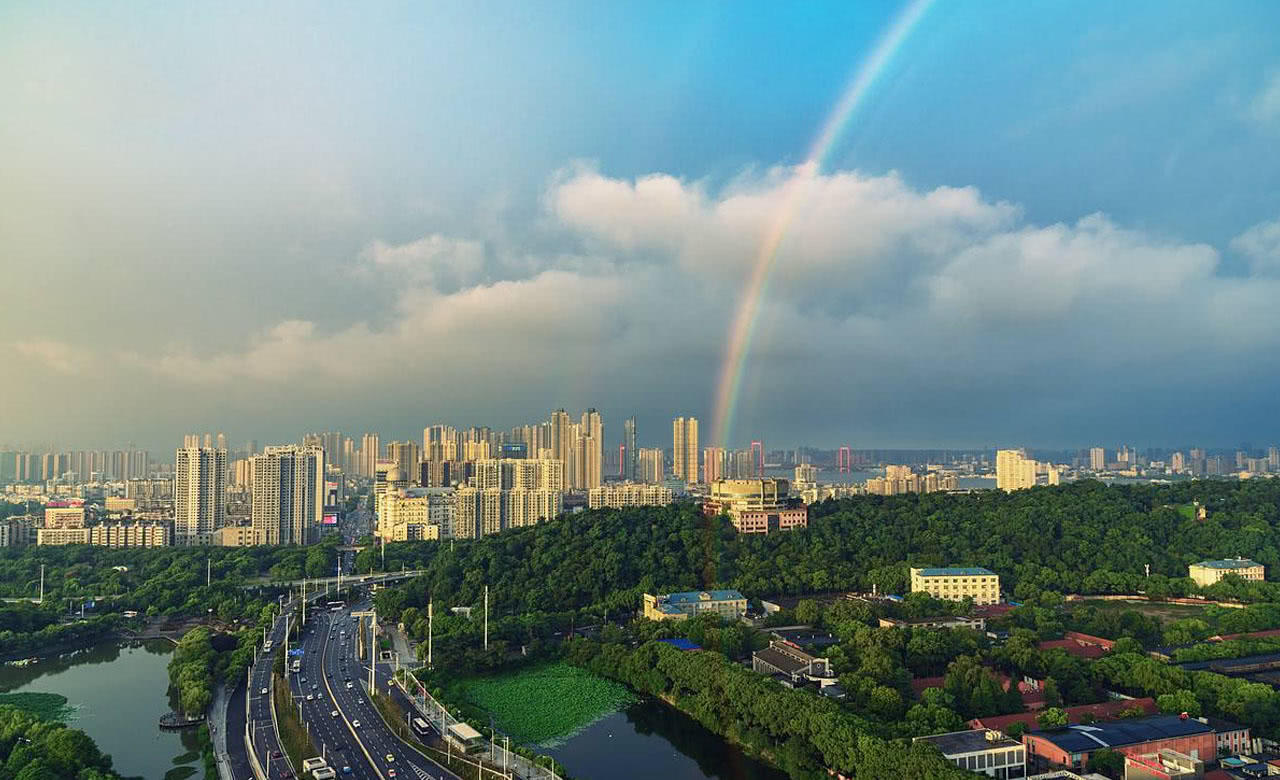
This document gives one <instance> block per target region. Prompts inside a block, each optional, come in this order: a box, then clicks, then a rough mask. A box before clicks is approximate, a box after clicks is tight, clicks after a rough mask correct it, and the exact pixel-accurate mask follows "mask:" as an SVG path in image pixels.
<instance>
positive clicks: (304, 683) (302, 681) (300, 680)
mask: <svg viewBox="0 0 1280 780" xmlns="http://www.w3.org/2000/svg"><path fill="white" fill-rule="evenodd" d="M298 682H300V683H302V684H303V685H306V683H307V678H305V677H299V678H298Z"/></svg>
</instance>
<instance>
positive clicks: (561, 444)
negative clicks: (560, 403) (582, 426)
mask: <svg viewBox="0 0 1280 780" xmlns="http://www.w3.org/2000/svg"><path fill="white" fill-rule="evenodd" d="M573 440H574V436H573V423H572V422H571V421H570V420H569V413H568V412H566V411H565V410H563V409H557V410H555V411H554V412H552V413H551V457H553V458H555V459H556V460H558V461H561V462H563V463H564V465H565V469H566V470H568V468H569V458H570V452H571V450H572V448H573Z"/></svg>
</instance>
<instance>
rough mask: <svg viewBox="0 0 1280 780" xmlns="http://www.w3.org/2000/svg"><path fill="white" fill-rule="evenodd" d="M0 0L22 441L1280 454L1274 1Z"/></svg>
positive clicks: (16, 412)
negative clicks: (547, 429)
mask: <svg viewBox="0 0 1280 780" xmlns="http://www.w3.org/2000/svg"><path fill="white" fill-rule="evenodd" d="M500 8H502V6H501V5H500V4H499V5H496V6H493V7H492V9H491V10H495V11H496V9H500ZM3 13H4V17H3V19H4V24H0V52H3V54H2V55H0V57H3V62H4V63H5V64H6V65H7V66H8V67H5V68H0V74H4V75H0V94H3V95H4V96H5V98H6V100H7V105H6V108H7V112H6V113H7V114H8V115H10V116H22V117H24V121H23V122H22V123H5V124H3V125H0V140H3V141H4V143H5V145H6V148H7V149H8V150H9V152H10V154H11V155H13V158H14V159H16V160H21V161H22V163H23V164H22V165H18V166H13V167H12V169H11V170H10V171H9V173H10V175H8V176H6V177H4V180H3V181H2V182H0V206H3V208H0V213H3V214H4V216H3V217H0V220H2V221H0V238H2V243H3V249H4V252H5V256H6V260H7V267H6V271H8V274H7V276H6V279H7V284H6V286H5V293H4V294H3V296H2V297H0V303H2V304H3V305H2V306H0V334H3V335H0V365H3V366H4V367H5V368H4V375H5V380H6V382H5V388H6V392H5V393H4V394H3V395H2V397H0V420H3V424H2V425H0V440H6V441H15V442H17V441H36V440H43V441H47V440H51V439H52V440H58V441H67V440H71V439H75V440H77V441H81V440H83V441H86V442H103V443H105V442H108V441H111V442H126V441H130V440H132V441H138V442H142V443H144V444H145V446H146V447H148V448H149V449H154V450H158V451H163V449H165V448H162V447H160V446H159V445H161V444H162V443H165V442H167V441H168V440H169V439H170V438H171V437H172V435H173V432H179V431H182V430H188V429H203V428H215V427H221V428H225V429H229V430H232V431H233V432H234V431H243V432H244V434H243V435H246V436H252V437H253V438H256V439H259V440H261V441H288V440H292V439H293V433H294V432H295V431H300V430H307V429H313V428H316V427H318V426H317V421H324V423H325V425H326V426H327V427H338V428H342V429H344V430H357V429H364V430H377V431H386V432H388V433H391V432H393V431H398V430H404V431H410V430H412V428H413V421H414V420H415V419H417V418H420V417H423V416H427V415H426V414H425V413H424V412H423V409H424V408H427V409H428V410H429V416H430V417H433V418H449V419H459V420H467V419H471V420H478V419H482V418H488V422H489V424H492V425H495V426H498V427H507V426H509V425H513V424H517V423H518V422H519V421H520V420H522V419H526V418H528V417H530V416H532V414H533V413H535V412H537V411H540V410H542V409H546V408H555V407H556V406H560V405H563V406H565V407H566V408H575V409H584V408H588V407H590V406H591V405H592V404H596V405H597V408H599V409H600V411H601V413H602V414H603V415H604V416H605V417H607V418H608V419H612V420H618V421H621V420H622V419H624V418H625V417H628V416H630V415H632V414H634V415H635V416H636V417H637V420H638V422H639V425H640V428H641V430H649V431H654V430H656V429H657V428H659V427H661V426H662V424H663V421H664V418H666V417H667V415H668V414H669V411H668V410H672V411H674V410H679V411H680V412H681V413H684V414H690V415H693V416H696V417H698V419H699V420H701V421H702V424H703V425H702V431H701V438H700V444H701V445H704V446H728V447H737V446H741V444H742V443H744V442H747V441H750V440H752V439H760V440H763V441H796V442H810V443H812V444H814V445H816V446H839V445H843V444H853V445H855V446H876V447H890V446H893V447H922V446H952V447H959V446H973V445H975V444H979V443H989V444H991V445H992V446H1015V445H1018V444H1022V443H1025V444H1032V445H1039V446H1065V445H1069V444H1074V443H1076V442H1077V440H1078V439H1085V440H1086V441H1098V440H1115V441H1129V442H1137V443H1138V444H1139V446H1144V445H1145V444H1146V443H1151V444H1164V443H1169V444H1172V443H1175V442H1192V441H1201V442H1206V443H1213V442H1220V443H1223V444H1228V443H1231V442H1239V441H1268V440H1274V439H1277V438H1280V423H1277V422H1275V421H1274V415H1272V414H1270V409H1271V399H1272V398H1274V397H1275V395H1276V393H1277V391H1278V390H1280V366H1278V365H1277V364H1276V362H1275V360H1274V358H1272V357H1270V355H1272V354H1274V353H1275V349H1274V347H1275V346H1277V343H1276V338H1277V337H1276V336H1274V335H1273V334H1272V332H1271V329H1269V328H1267V327H1265V324H1264V323H1265V322H1266V321H1268V318H1269V316H1270V309H1271V302H1272V301H1274V300H1276V299H1277V298H1280V279H1278V278H1277V269H1280V240H1278V238H1277V237H1278V236H1280V213H1278V212H1277V211H1276V205H1275V203H1274V200H1273V199H1272V198H1271V197H1270V193H1272V192H1274V191H1275V182H1276V176H1277V174H1278V172H1280V161H1277V160H1276V158H1275V155H1273V154H1271V150H1273V148H1274V145H1275V142H1276V138H1277V137H1278V136H1277V134H1278V133H1280V53H1277V52H1276V50H1275V48H1274V46H1273V45H1271V44H1272V41H1271V36H1269V35H1268V34H1267V32H1266V31H1267V30H1273V29H1275V28H1276V27H1277V26H1280V18H1278V17H1280V8H1277V7H1275V6H1274V5H1269V4H1255V5H1246V4H1240V5H1239V6H1237V7H1236V9H1235V12H1233V13H1231V14H1220V13H1216V12H1215V11H1214V9H1210V8H1194V7H1179V8H1169V7H1168V6H1167V5H1166V4H1160V3H1132V4H1126V5H1125V6H1124V7H1123V8H1116V7H1114V6H1113V5H1109V4H1102V3H1084V4H1078V3H1070V4H1068V3H1061V4H1036V6H1035V7H1034V8H1029V7H1026V6H1025V5H1022V4H1017V3H1005V4H997V5H994V6H988V7H986V8H983V9H973V8H966V7H963V6H961V7H956V6H949V5H946V4H941V3H930V2H921V1H919V0H917V1H916V2H910V3H897V2H883V3H870V4H858V5H857V6H847V5H845V4H829V5H826V6H823V7H822V9H821V12H820V13H819V12H815V13H812V14H806V15H799V14H795V13H793V12H792V10H791V9H787V8H785V7H779V6H771V5H766V4H760V5H756V6H754V7H753V8H752V11H751V12H750V13H743V12H742V11H741V10H740V9H738V8H735V7H731V6H727V5H712V4H707V5H704V6H701V7H699V8H698V9H697V10H696V11H693V10H690V9H688V8H685V7H683V6H682V5H676V4H653V5H651V6H646V7H642V8H627V9H623V8H617V7H608V6H602V5H600V4H590V3H581V4H570V5H566V6H562V7H557V8H551V9H527V10H525V11H522V13H521V15H520V16H521V20H522V25H516V26H515V27H511V28H508V27H503V26H495V25H493V24H492V23H490V15H487V14H484V13H476V12H475V9H474V8H473V7H469V8H467V9H466V12H463V10H462V8H461V7H460V6H439V7H433V8H430V9H427V8H420V9H402V10H399V11H394V12H392V11H389V10H385V9H384V11H382V12H367V13H366V12H363V11H362V12H354V11H344V10H342V9H328V10H325V11H315V12H312V13H308V14H306V16H307V20H308V21H307V23H308V29H309V30H310V31H311V34H310V35H307V36H298V35H296V34H294V32H295V29H294V28H295V27H296V25H297V23H298V15H297V14H295V13H294V11H292V10H290V9H288V8H283V7H282V8H279V9H269V10H263V9H255V15H254V17H253V18H254V23H253V24H252V25H248V24H246V22H245V19H246V18H249V17H248V15H246V14H242V13H240V12H238V11H237V10H236V9H235V8H234V7H231V6H226V7H224V6H206V7H203V10H202V11H201V12H200V13H197V14H192V15H187V14H184V13H181V12H179V11H177V10H175V9H170V8H163V7H157V8H152V9H135V10H134V11H133V12H131V13H130V14H128V15H114V14H112V13H110V12H109V11H107V10H105V9H102V8H100V7H96V6H94V5H93V4H82V5H79V6H77V5H75V4H72V5H70V6H67V7H58V8H54V7H47V6H29V7H13V8H7V9H5V11H4V12H3ZM493 15H494V16H502V14H501V13H495V14H493ZM994 18H999V19H1000V24H992V23H991V21H992V19H994ZM516 27H518V28H519V29H520V32H519V33H518V34H517V33H516V32H515V29H516ZM584 40H591V41H592V42H593V43H592V45H591V46H583V45H581V44H582V42H583V41H584ZM1028 40H1035V41H1036V42H1037V43H1036V46H1035V47H1033V48H1034V57H1035V59H1034V62H1032V61H1030V60H1028V59H1027V57H1028V56H1030V55H1029V51H1030V49H1029V48H1028V47H1027V45H1026V42H1027V41H1028ZM225 41H236V42H238V43H243V44H245V45H233V46H228V45H223V43H222V42H225ZM477 41H483V42H484V43H483V45H474V44H472V43H468V42H477ZM1120 42H1123V43H1122V45H1121V43H1120ZM496 50H500V51H502V52H503V54H504V56H502V57H493V56H491V52H493V51H496ZM761 53H763V56H762V55H761ZM339 63H347V64H345V65H340V64H339ZM640 63H643V66H640V65H639V64H640ZM1047 96H1052V99H1050V98H1049V97H1047ZM157 139H163V140H161V141H158V140H157ZM50 307H54V310H56V312H57V316H50V314H51V309H50ZM601 401H603V402H604V404H603V405H601ZM642 438H644V437H643V435H642ZM609 441H610V442H615V441H617V438H616V436H614V435H611V436H610V437H609ZM650 441H654V440H650Z"/></svg>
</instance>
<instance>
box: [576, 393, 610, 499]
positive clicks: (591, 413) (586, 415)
mask: <svg viewBox="0 0 1280 780" xmlns="http://www.w3.org/2000/svg"><path fill="white" fill-rule="evenodd" d="M578 437H579V438H578V463H577V467H578V477H579V478H578V485H577V488H578V489H579V490H590V489H591V488H597V487H600V484H601V482H602V481H603V462H604V419H603V418H602V417H601V416H600V413H599V412H597V411H596V410H595V409H588V410H587V411H585V412H583V413H582V421H581V423H580V424H579V429H578Z"/></svg>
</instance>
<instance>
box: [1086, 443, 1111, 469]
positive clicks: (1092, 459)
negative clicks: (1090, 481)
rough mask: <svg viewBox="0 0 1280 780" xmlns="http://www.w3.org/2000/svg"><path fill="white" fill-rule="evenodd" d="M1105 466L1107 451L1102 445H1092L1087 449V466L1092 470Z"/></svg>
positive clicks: (1104, 467)
mask: <svg viewBox="0 0 1280 780" xmlns="http://www.w3.org/2000/svg"><path fill="white" fill-rule="evenodd" d="M1106 467H1107V451H1106V450H1105V449H1103V448H1102V447H1094V448H1093V449H1091V450H1089V468H1090V469H1091V470H1093V471H1103V470H1104V469H1106Z"/></svg>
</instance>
